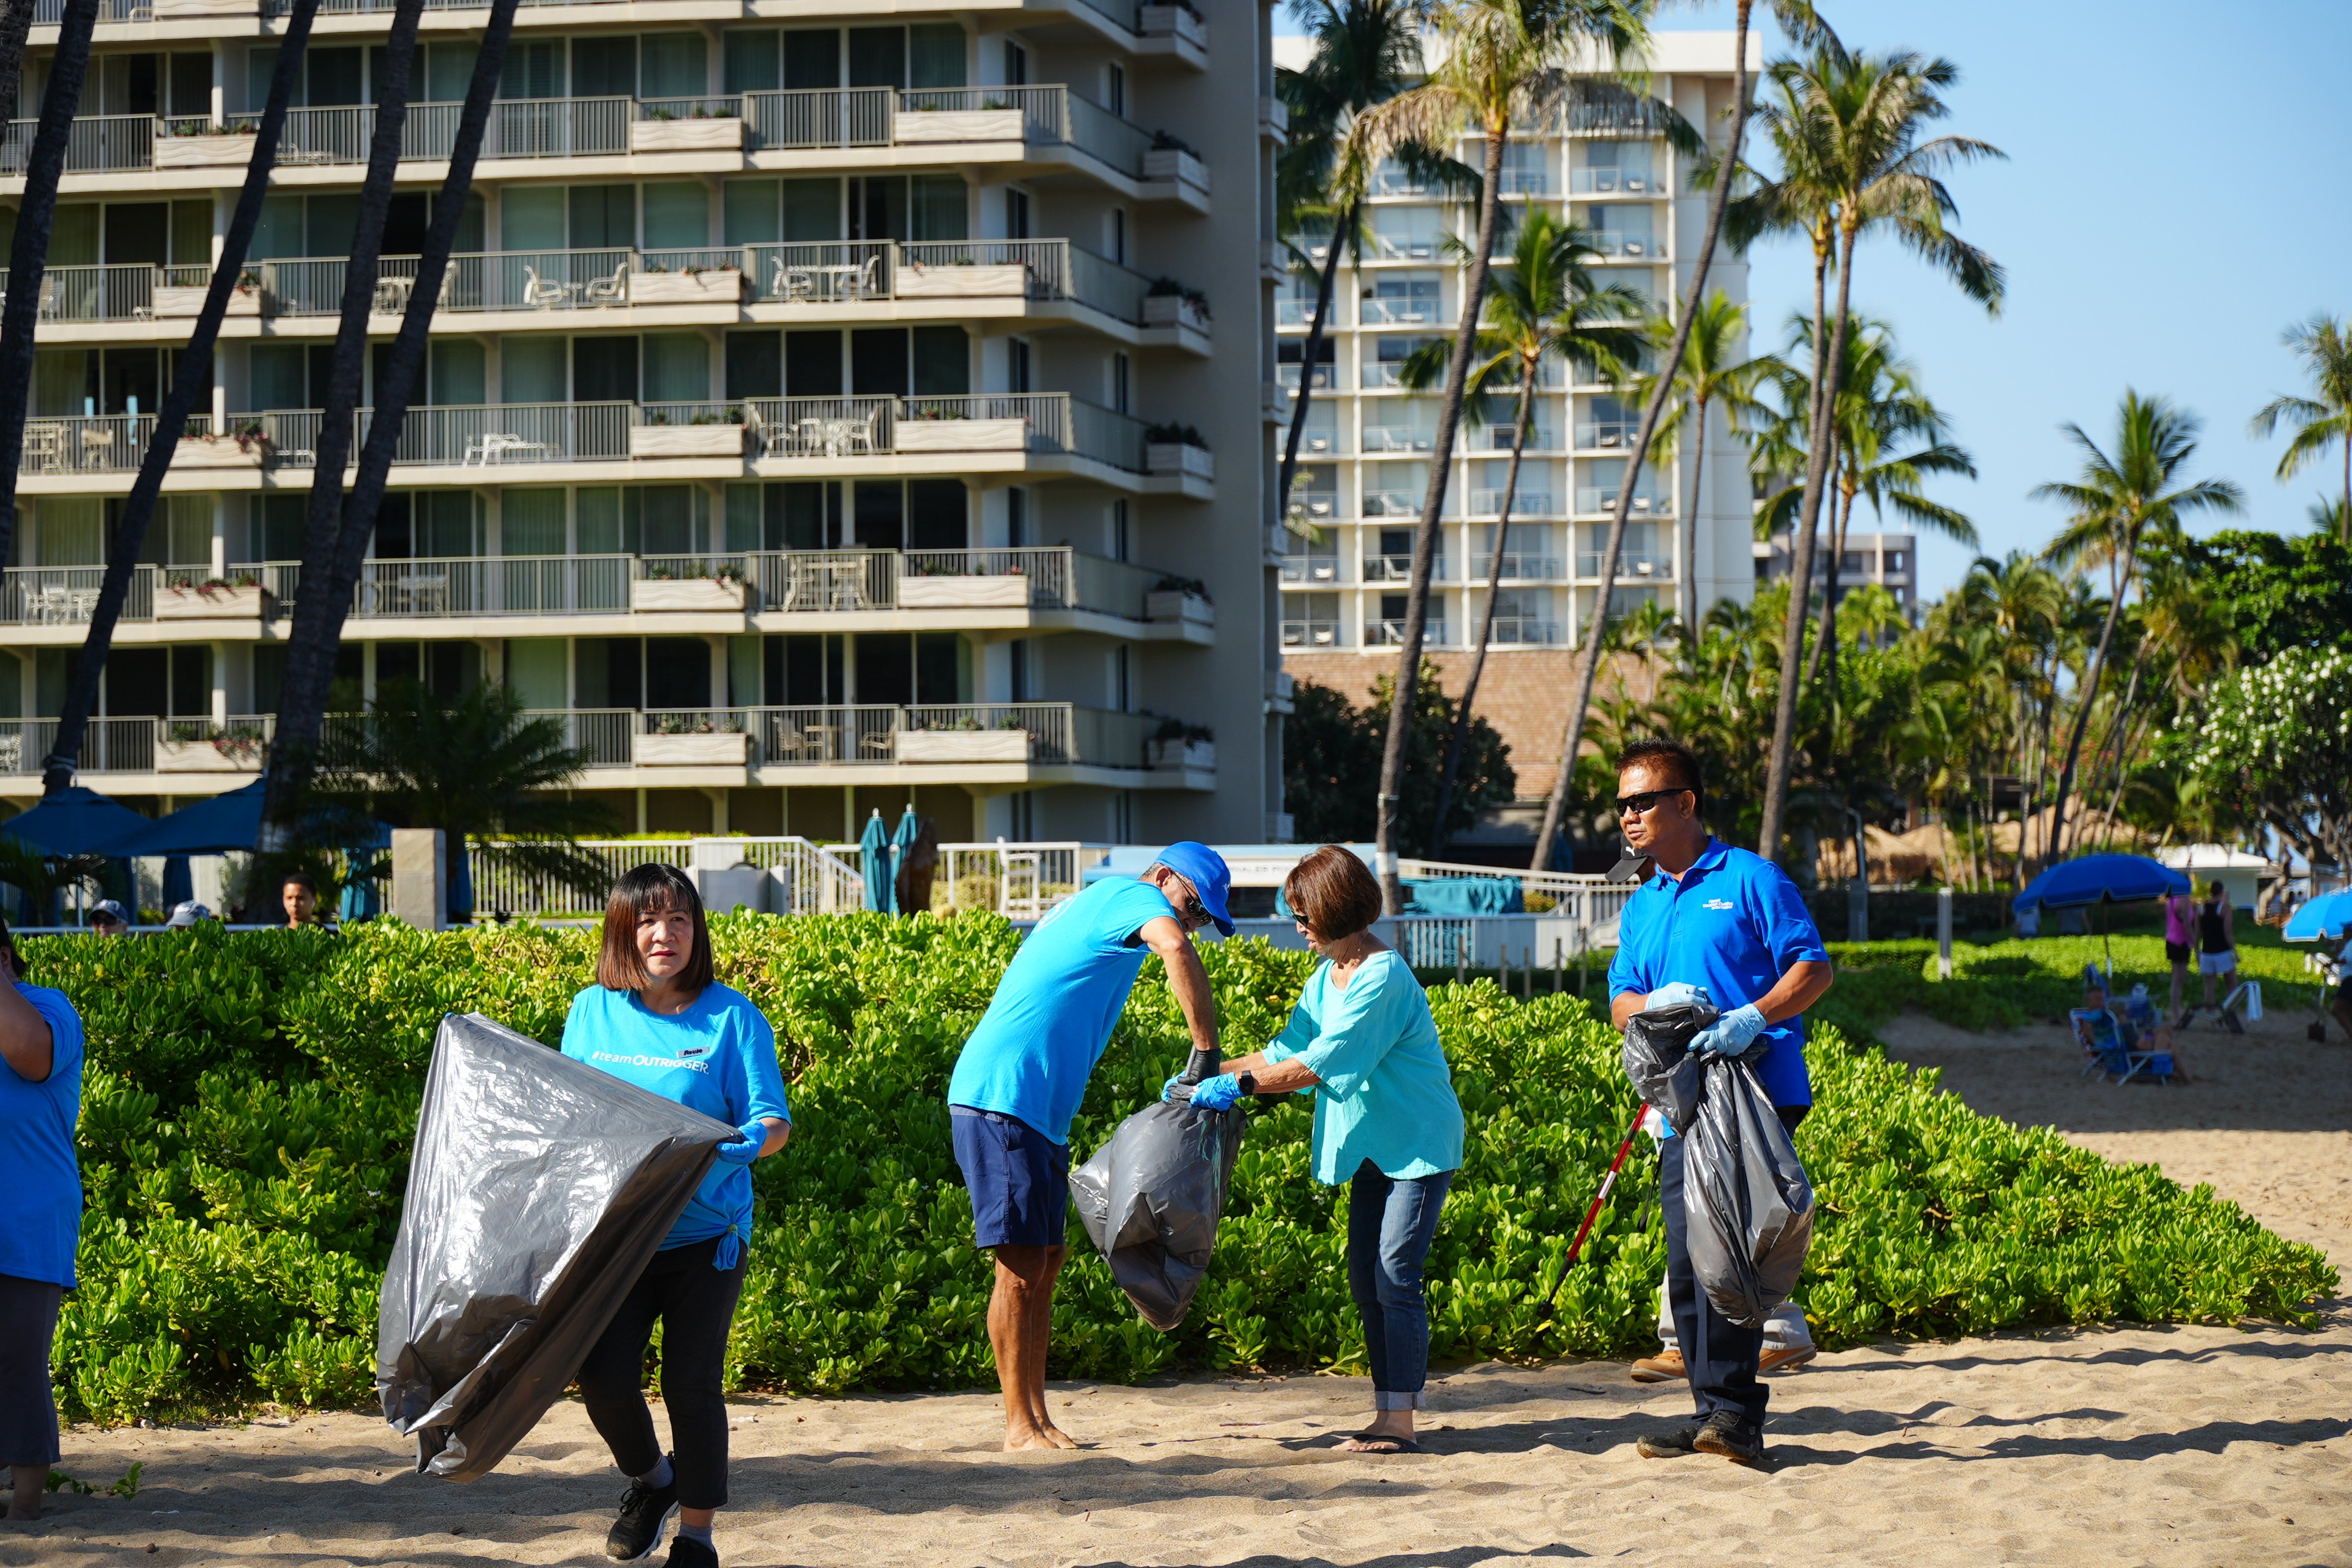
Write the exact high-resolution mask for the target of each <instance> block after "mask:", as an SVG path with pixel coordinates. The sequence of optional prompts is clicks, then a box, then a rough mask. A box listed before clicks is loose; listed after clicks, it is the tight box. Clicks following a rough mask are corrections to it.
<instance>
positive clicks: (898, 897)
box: [890, 805, 923, 915]
mask: <svg viewBox="0 0 2352 1568" xmlns="http://www.w3.org/2000/svg"><path fill="white" fill-rule="evenodd" d="M922 831H923V825H922V824H921V823H919V822H918V821H917V820H915V808H914V806H913V805H908V807H907V809H906V811H905V813H904V814H903V815H901V816H899V818H898V832H896V833H893V834H892V835H891V836H890V908H891V909H892V910H894V911H896V912H897V913H898V914H902V915H911V914H913V913H914V912H915V911H914V910H912V909H911V908H909V907H908V899H907V889H906V886H905V881H906V879H905V878H904V877H902V876H901V875H900V874H899V873H901V872H903V871H904V870H905V869H906V868H907V860H908V855H909V854H910V853H911V852H912V851H913V849H914V847H915V840H916V838H917V837H919V836H920V834H921V833H922Z"/></svg>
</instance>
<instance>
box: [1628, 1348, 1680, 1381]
mask: <svg viewBox="0 0 2352 1568" xmlns="http://www.w3.org/2000/svg"><path fill="white" fill-rule="evenodd" d="M1689 1376H1690V1368H1689V1367H1687V1366H1685V1365H1684V1364H1683V1352H1681V1351H1680V1350H1678V1349H1677V1350H1663V1351H1660V1352H1658V1353H1657V1354H1655V1355H1654V1356H1644V1357H1643V1358H1642V1359H1641V1360H1640V1361H1637V1362H1635V1363H1633V1381H1634V1382H1635V1383H1680V1382H1682V1381H1684V1380H1685V1378H1687V1377H1689Z"/></svg>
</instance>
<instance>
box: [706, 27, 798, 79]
mask: <svg viewBox="0 0 2352 1568" xmlns="http://www.w3.org/2000/svg"><path fill="white" fill-rule="evenodd" d="M776 42H777V35H776V31H775V29H774V28H772V27H763V28H761V29H759V30H757V31H740V32H732V33H726V34H722V35H721V36H720V37H719V80H720V82H721V84H722V85H723V86H724V88H725V89H726V90H727V91H729V92H773V91H774V90H775V89H778V88H780V87H782V85H783V84H784V78H783V67H782V60H781V59H780V58H779V57H778V54H777V50H776Z"/></svg>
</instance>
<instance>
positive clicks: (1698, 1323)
mask: <svg viewBox="0 0 2352 1568" xmlns="http://www.w3.org/2000/svg"><path fill="white" fill-rule="evenodd" d="M1811 1109H1812V1108H1811V1106H1804V1105H1784V1106H1781V1107H1780V1122H1781V1125H1783V1126H1785V1127H1786V1128H1788V1129H1789V1131H1791V1132H1793V1131H1796V1130H1797V1123H1798V1122H1800V1121H1803V1120H1804V1119H1805V1112H1806V1111H1808V1110H1811ZM1689 1142H1690V1140H1689V1139H1687V1138H1669V1139H1667V1140H1666V1141H1665V1142H1664V1143H1661V1144H1660V1145H1659V1146H1658V1203H1659V1206H1660V1207H1662V1208H1664V1210H1665V1220H1666V1304H1667V1306H1668V1307H1669V1308H1671V1309H1672V1310H1673V1311H1674V1314H1675V1343H1676V1344H1678V1345H1680V1346H1681V1347H1682V1352H1683V1364H1684V1365H1685V1366H1686V1367H1688V1368H1689V1369H1690V1390H1691V1403H1692V1404H1693V1405H1696V1406H1697V1408H1698V1418H1699V1419H1700V1420H1701V1421H1704V1420H1706V1418H1707V1417H1708V1416H1710V1415H1714V1414H1715V1413H1716V1412H1717V1411H1718V1410H1728V1411H1730V1412H1731V1413H1732V1414H1733V1415H1737V1416H1738V1417H1739V1418H1740V1419H1741V1420H1742V1421H1745V1422H1747V1423H1748V1425H1749V1426H1755V1427H1757V1428H1759V1429H1761V1428H1762V1426H1763V1425H1764V1402H1765V1398H1766V1393H1765V1388H1764V1384H1762V1382H1760V1381H1759V1379H1758V1378H1757V1375H1756V1363H1758V1362H1759V1360H1761V1359H1762V1358H1763V1354H1764V1330H1763V1327H1762V1326H1761V1325H1760V1324H1759V1326H1757V1327H1755V1328H1752V1329H1743V1328H1741V1327H1740V1326H1739V1325H1738V1323H1735V1322H1733V1321H1731V1320H1730V1319H1728V1318H1726V1317H1724V1316H1723V1315H1722V1314H1721V1313H1719V1312H1717V1310H1715V1307H1714V1305H1713V1303H1711V1302H1709V1301H1708V1300H1707V1299H1706V1291H1704V1290H1702V1289H1699V1288H1698V1279H1697V1276H1696V1275H1695V1274H1694V1273H1693V1272H1692V1271H1691V1260H1690V1236H1689V1232H1688V1229H1687V1227H1686V1226H1685V1223H1684V1217H1683V1149H1684V1147H1685V1145H1686V1144H1688V1143H1689Z"/></svg>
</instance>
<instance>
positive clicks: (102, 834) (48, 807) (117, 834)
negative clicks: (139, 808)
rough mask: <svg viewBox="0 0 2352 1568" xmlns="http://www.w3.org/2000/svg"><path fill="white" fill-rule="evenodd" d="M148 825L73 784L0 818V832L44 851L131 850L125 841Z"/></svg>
mask: <svg viewBox="0 0 2352 1568" xmlns="http://www.w3.org/2000/svg"><path fill="white" fill-rule="evenodd" d="M152 826H155V824H154V823H153V822H152V820H150V819H149V818H147V817H144V816H140V815H139V814H138V813H137V812H135V811H133V810H131V808H130V807H129V806H127V805H117V804H116V803H115V802H113V801H110V800H109V799H107V798H106V796H104V795H100V794H99V793H98V792H97V791H96V790H94V789H86V788H84V787H83V786H82V785H80V784H74V785H72V786H71V787H69V788H67V789H64V790H61V791H59V792H58V794H56V795H50V796H48V797H47V799H45V800H43V801H42V802H41V804H40V805H37V806H35V807H33V809H32V810H30V811H27V812H22V813H19V814H18V815H16V816H12V817H10V818H9V819H8V820H7V821H5V822H0V833H5V834H7V835H9V836H10V837H15V838H21V839H23V840H24V841H25V842H26V843H27V844H29V845H31V846H32V847H34V848H36V849H37V850H39V851H40V852H41V853H43V854H44V855H133V854H139V853H142V851H139V850H135V849H131V848H129V847H126V846H127V845H128V844H129V842H130V841H131V839H133V838H135V837H138V836H139V835H140V834H142V833H144V832H146V831H147V830H148V829H149V828H151V827H152Z"/></svg>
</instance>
